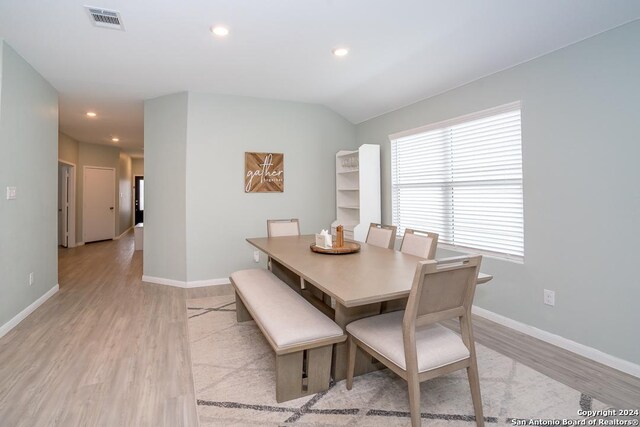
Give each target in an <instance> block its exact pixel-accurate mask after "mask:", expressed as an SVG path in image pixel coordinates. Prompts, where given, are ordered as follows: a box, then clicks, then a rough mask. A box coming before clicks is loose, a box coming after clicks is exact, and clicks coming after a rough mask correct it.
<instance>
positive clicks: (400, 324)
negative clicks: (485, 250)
mask: <svg viewBox="0 0 640 427" xmlns="http://www.w3.org/2000/svg"><path fill="white" fill-rule="evenodd" d="M481 258H482V257H481V256H479V255H477V256H471V257H455V258H448V259H444V260H440V261H436V260H426V261H419V262H418V266H417V268H416V273H415V276H414V279H413V285H412V287H411V293H410V294H409V301H408V303H407V308H406V310H405V311H395V312H392V313H386V314H381V315H378V316H373V317H367V318H364V319H360V320H357V321H355V322H352V323H350V324H348V325H347V332H348V336H349V338H348V340H349V341H348V342H349V344H348V346H349V350H348V351H349V362H348V367H347V389H348V390H351V388H352V387H353V375H354V370H355V361H356V351H357V348H358V347H359V348H361V349H362V350H364V351H365V352H367V353H369V354H370V355H372V356H373V357H375V358H376V359H377V360H379V361H380V362H382V363H383V364H384V365H386V366H387V367H388V368H389V369H391V370H392V371H393V372H395V373H396V374H397V375H399V376H400V377H402V378H403V379H404V380H405V381H407V385H408V387H409V407H410V409H411V425H412V426H414V427H415V426H419V425H420V422H421V413H420V382H422V381H426V380H429V379H432V378H435V377H438V376H441V375H445V374H448V373H451V372H453V371H456V370H459V369H463V368H464V369H466V370H467V376H468V380H469V386H470V388H471V399H472V401H473V407H474V412H475V418H476V424H477V425H478V426H484V417H483V415H482V399H481V397H480V381H479V377H478V367H477V363H476V352H475V346H474V341H473V329H472V326H471V305H472V304H473V296H474V293H475V286H476V278H477V277H478V271H479V269H480V261H481ZM451 318H457V319H458V320H459V322H460V330H461V333H462V336H459V335H458V334H456V333H455V332H453V331H451V330H450V329H447V328H445V327H444V326H442V325H440V324H439V323H438V322H441V321H444V320H447V319H451Z"/></svg>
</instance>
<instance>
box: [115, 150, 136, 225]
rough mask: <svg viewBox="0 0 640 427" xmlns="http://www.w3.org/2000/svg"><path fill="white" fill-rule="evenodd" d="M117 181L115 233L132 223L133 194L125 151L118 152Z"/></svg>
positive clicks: (129, 167) (128, 161)
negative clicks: (116, 223)
mask: <svg viewBox="0 0 640 427" xmlns="http://www.w3.org/2000/svg"><path fill="white" fill-rule="evenodd" d="M118 182H119V184H118V185H119V190H120V193H119V194H118V200H119V202H118V204H119V210H118V212H119V222H118V227H119V228H118V230H117V231H116V234H117V235H120V234H122V233H124V232H125V231H127V230H128V229H129V228H130V227H131V226H132V225H133V196H132V191H131V190H132V188H133V183H132V178H131V157H129V156H128V155H127V154H125V153H122V152H121V153H120V159H119V162H118Z"/></svg>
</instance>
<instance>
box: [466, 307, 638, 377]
mask: <svg viewBox="0 0 640 427" xmlns="http://www.w3.org/2000/svg"><path fill="white" fill-rule="evenodd" d="M472 312H473V314H476V315H478V316H480V317H484V318H485V319H488V320H491V321H492V322H496V323H498V324H500V325H503V326H506V327H507V328H511V329H514V330H516V331H518V332H522V333H523V334H526V335H529V336H532V337H534V338H537V339H539V340H541V341H544V342H547V343H549V344H552V345H555V346H557V347H560V348H563V349H565V350H568V351H571V352H573V353H576V354H579V355H580V356H583V357H586V358H587V359H591V360H593V361H596V362H598V363H602V364H603V365H606V366H609V367H610V368H613V369H617V370H619V371H622V372H625V373H627V374H629V375H633V376H634V377H638V378H640V365H636V364H635V363H632V362H629V361H628V360H624V359H620V358H618V357H616V356H612V355H610V354H607V353H604V352H602V351H600V350H597V349H595V348H593V347H589V346H586V345H584V344H580V343H577V342H575V341H571V340H570V339H567V338H564V337H561V336H560V335H555V334H552V333H551V332H547V331H543V330H542V329H538V328H536V327H533V326H530V325H527V324H525V323H521V322H518V321H517V320H513V319H510V318H508V317H505V316H502V315H500V314H497V313H494V312H492V311H489V310H485V309H484V308H480V307H477V306H475V305H474V306H473V309H472Z"/></svg>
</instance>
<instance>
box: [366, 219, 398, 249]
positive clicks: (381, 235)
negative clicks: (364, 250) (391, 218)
mask: <svg viewBox="0 0 640 427" xmlns="http://www.w3.org/2000/svg"><path fill="white" fill-rule="evenodd" d="M396 230H397V227H396V226H395V225H382V224H376V223H374V222H372V223H371V225H370V226H369V232H368V233H367V239H366V243H368V244H370V245H374V246H378V247H381V248H388V249H393V247H394V245H395V242H396Z"/></svg>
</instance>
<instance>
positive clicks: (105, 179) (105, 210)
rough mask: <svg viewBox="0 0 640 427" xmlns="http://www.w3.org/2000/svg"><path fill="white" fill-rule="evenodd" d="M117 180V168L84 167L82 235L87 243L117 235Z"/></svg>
mask: <svg viewBox="0 0 640 427" xmlns="http://www.w3.org/2000/svg"><path fill="white" fill-rule="evenodd" d="M115 182H116V172H115V169H109V168H97V167H85V169H84V190H83V202H82V207H83V209H82V212H83V214H82V217H83V221H82V224H83V225H82V235H83V240H84V242H85V243H88V242H95V241H98V240H107V239H113V238H114V237H115V230H116V216H115V214H116V211H115V206H116V204H115V193H116V187H115V185H116V184H115Z"/></svg>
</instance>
